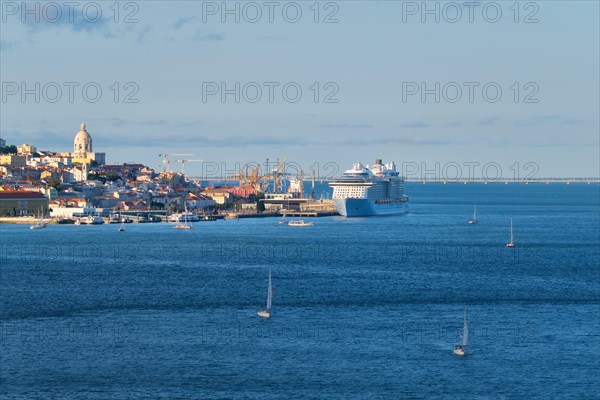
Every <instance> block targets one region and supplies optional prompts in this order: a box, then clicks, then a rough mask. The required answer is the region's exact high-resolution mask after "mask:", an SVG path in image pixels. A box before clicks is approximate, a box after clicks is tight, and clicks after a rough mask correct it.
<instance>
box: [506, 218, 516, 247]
mask: <svg viewBox="0 0 600 400" xmlns="http://www.w3.org/2000/svg"><path fill="white" fill-rule="evenodd" d="M515 246H516V245H515V242H514V238H513V226H512V218H511V219H510V242H508V243H506V247H515Z"/></svg>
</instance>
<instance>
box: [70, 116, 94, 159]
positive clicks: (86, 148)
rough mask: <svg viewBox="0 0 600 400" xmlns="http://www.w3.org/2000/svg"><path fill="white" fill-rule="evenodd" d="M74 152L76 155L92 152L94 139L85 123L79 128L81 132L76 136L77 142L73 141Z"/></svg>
mask: <svg viewBox="0 0 600 400" xmlns="http://www.w3.org/2000/svg"><path fill="white" fill-rule="evenodd" d="M73 152H74V153H76V154H83V153H91V152H92V137H91V136H90V134H89V133H88V131H87V129H86V128H85V124H84V123H83V122H82V123H81V126H80V127H79V132H77V135H75V140H74V141H73Z"/></svg>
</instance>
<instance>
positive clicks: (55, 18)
mask: <svg viewBox="0 0 600 400" xmlns="http://www.w3.org/2000/svg"><path fill="white" fill-rule="evenodd" d="M27 4H29V5H27ZM95 4H98V3H95ZM23 7H27V9H28V14H27V16H26V18H24V21H23V22H24V24H25V26H26V27H27V28H28V30H29V32H30V33H38V32H41V31H43V30H45V29H51V28H69V29H71V30H73V31H75V32H82V31H86V32H93V31H106V30H107V26H108V22H109V21H110V18H109V16H108V14H107V13H106V10H104V12H103V10H102V9H101V7H100V6H98V5H97V6H96V8H94V7H87V8H86V9H85V11H84V10H83V9H82V8H81V7H78V6H73V7H70V6H67V5H65V4H64V3H63V4H60V3H59V2H54V3H52V6H51V7H48V6H42V3H41V2H32V3H23Z"/></svg>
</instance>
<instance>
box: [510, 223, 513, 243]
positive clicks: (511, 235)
mask: <svg viewBox="0 0 600 400" xmlns="http://www.w3.org/2000/svg"><path fill="white" fill-rule="evenodd" d="M510 242H511V243H512V242H513V228H512V218H511V219H510Z"/></svg>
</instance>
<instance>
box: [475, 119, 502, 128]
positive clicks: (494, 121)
mask: <svg viewBox="0 0 600 400" xmlns="http://www.w3.org/2000/svg"><path fill="white" fill-rule="evenodd" d="M501 120H502V118H500V117H485V118H481V119H480V120H479V123H478V124H479V125H486V126H489V125H497V124H498V123H499V122H500V121H501Z"/></svg>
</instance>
